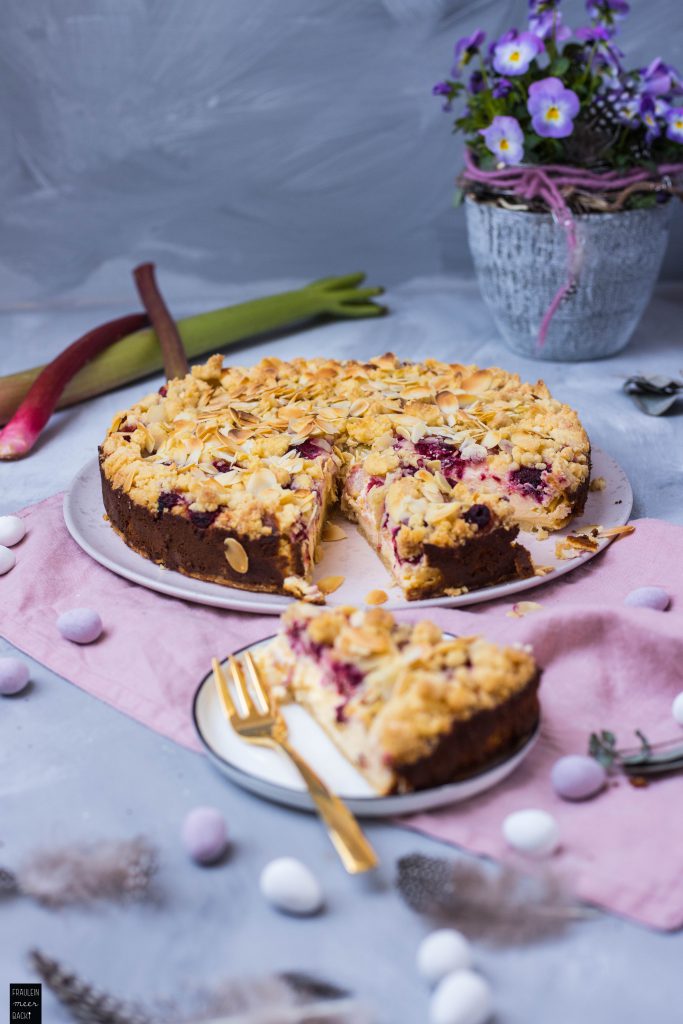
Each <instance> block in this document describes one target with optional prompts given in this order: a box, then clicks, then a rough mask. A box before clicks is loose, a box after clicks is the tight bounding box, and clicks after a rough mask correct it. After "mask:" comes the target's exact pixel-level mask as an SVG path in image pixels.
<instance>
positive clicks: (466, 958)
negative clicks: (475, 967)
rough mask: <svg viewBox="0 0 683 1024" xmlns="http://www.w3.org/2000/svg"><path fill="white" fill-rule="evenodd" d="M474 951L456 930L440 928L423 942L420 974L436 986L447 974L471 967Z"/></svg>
mask: <svg viewBox="0 0 683 1024" xmlns="http://www.w3.org/2000/svg"><path fill="white" fill-rule="evenodd" d="M471 963H472V951H471V949H470V944H469V942H468V941H467V939H466V938H465V936H464V935H463V934H462V933H461V932H458V931H456V930H455V929H454V928H439V929H438V931H435V932H432V933H431V934H430V935H427V936H426V938H424V939H423V940H422V942H421V943H420V945H419V947H418V950H417V970H418V973H419V974H420V975H421V976H422V977H423V978H424V979H425V980H426V981H428V982H429V983H430V985H435V984H436V983H437V981H441V979H442V978H445V977H446V975H447V974H452V973H453V972H454V971H460V970H462V969H463V968H465V967H470V965H471Z"/></svg>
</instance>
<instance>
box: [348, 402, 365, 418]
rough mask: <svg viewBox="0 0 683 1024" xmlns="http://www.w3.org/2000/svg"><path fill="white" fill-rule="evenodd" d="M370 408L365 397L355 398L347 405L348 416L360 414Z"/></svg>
mask: <svg viewBox="0 0 683 1024" xmlns="http://www.w3.org/2000/svg"><path fill="white" fill-rule="evenodd" d="M369 408H370V403H369V402H368V400H367V398H357V399H356V401H355V402H352V403H351V405H350V407H349V416H362V415H363V413H365V412H367V411H368V409H369Z"/></svg>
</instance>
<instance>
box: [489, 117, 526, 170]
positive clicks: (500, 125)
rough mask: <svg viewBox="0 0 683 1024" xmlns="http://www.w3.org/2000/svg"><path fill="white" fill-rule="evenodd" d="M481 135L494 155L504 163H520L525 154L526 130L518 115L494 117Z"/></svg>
mask: <svg viewBox="0 0 683 1024" xmlns="http://www.w3.org/2000/svg"><path fill="white" fill-rule="evenodd" d="M479 134H480V135H483V136H484V142H485V143H486V145H487V147H488V149H490V151H491V152H492V153H493V155H494V156H496V157H498V159H499V160H500V161H501V162H502V163H504V164H518V163H519V162H520V161H521V159H522V157H523V155H524V132H523V131H522V129H521V128H520V126H519V121H518V120H517V118H516V117H500V116H499V117H494V119H493V121H492V122H491V124H490V125H489V126H488V128H481V129H480V131H479Z"/></svg>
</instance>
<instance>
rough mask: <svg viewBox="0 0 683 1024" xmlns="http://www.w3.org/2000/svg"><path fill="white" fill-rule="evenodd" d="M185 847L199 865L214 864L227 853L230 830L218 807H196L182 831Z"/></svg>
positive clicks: (184, 822) (186, 819) (185, 821)
mask: <svg viewBox="0 0 683 1024" xmlns="http://www.w3.org/2000/svg"><path fill="white" fill-rule="evenodd" d="M180 834H181V837H182V840H183V846H184V847H185V849H186V850H187V852H188V853H189V855H190V857H192V860H194V861H196V862H197V863H198V864H213V863H214V862H215V861H217V860H218V859H219V858H220V857H222V855H223V854H224V853H225V849H226V847H227V845H228V829H227V826H226V824H225V818H224V817H223V815H222V814H221V812H220V811H219V810H218V809H217V808H216V807H195V808H194V809H193V810H192V811H190V812H189V814H187V815H186V816H185V820H184V821H183V826H182V829H181V833H180Z"/></svg>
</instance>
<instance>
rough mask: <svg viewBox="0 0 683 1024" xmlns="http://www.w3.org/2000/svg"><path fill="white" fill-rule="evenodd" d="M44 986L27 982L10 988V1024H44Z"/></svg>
mask: <svg viewBox="0 0 683 1024" xmlns="http://www.w3.org/2000/svg"><path fill="white" fill-rule="evenodd" d="M42 998H43V992H42V985H38V984H32V983H30V982H26V983H25V984H17V985H10V987H9V1019H10V1024H13V1022H16V1024H19V1022H20V1021H21V1022H23V1024H42V1019H43V1016H42V1009H41V1002H42Z"/></svg>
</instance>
